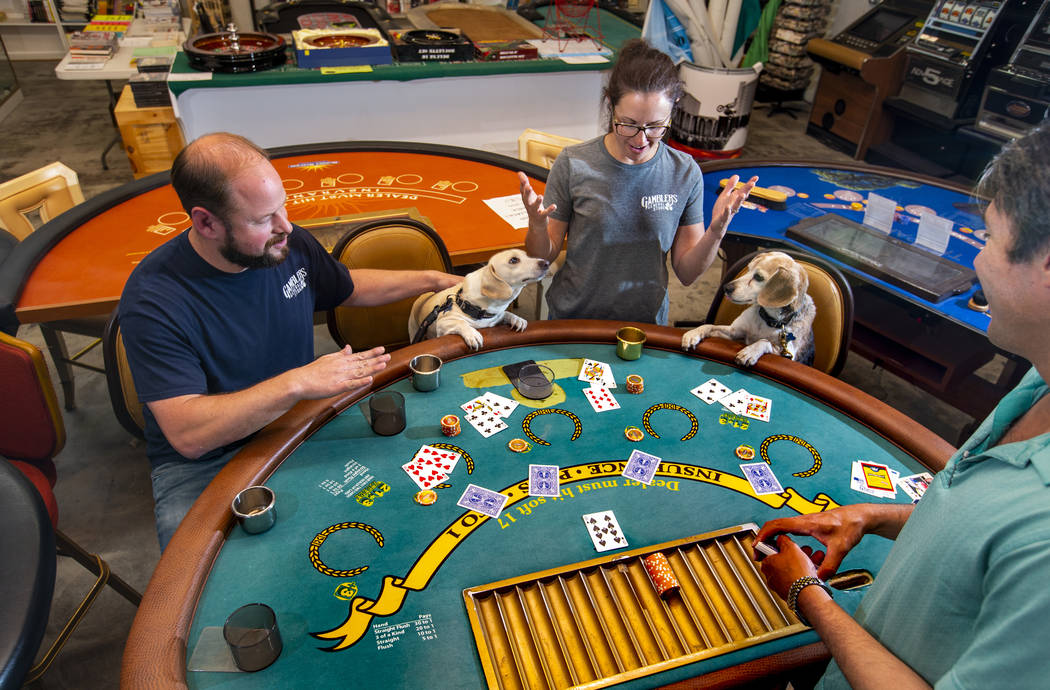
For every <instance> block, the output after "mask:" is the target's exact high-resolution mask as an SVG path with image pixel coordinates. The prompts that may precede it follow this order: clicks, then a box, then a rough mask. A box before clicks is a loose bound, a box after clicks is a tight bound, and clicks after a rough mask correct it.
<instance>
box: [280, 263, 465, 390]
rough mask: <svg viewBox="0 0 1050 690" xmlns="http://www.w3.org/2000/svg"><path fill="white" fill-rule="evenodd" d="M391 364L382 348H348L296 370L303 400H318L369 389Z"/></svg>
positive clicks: (388, 356)
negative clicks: (374, 377)
mask: <svg viewBox="0 0 1050 690" xmlns="http://www.w3.org/2000/svg"><path fill="white" fill-rule="evenodd" d="M441 275H445V274H441ZM389 361H390V355H388V354H386V353H385V352H384V350H383V348H382V347H374V348H372V349H371V350H367V351H365V352H354V351H353V350H352V349H351V348H350V346H349V345H347V346H346V347H344V348H343V349H342V350H340V351H339V352H333V353H332V354H329V355H324V356H323V357H318V358H317V359H315V360H314V361H313V362H311V363H310V364H307V365H306V366H303V367H300V368H299V369H297V370H295V371H296V375H297V378H298V380H299V385H300V387H301V388H300V393H301V395H300V397H301V398H302V399H304V400H316V399H318V398H327V397H329V396H332V395H339V394H341V393H349V392H353V391H356V390H360V389H362V388H365V387H367V386H370V385H372V377H373V376H374V375H375V374H378V373H379V372H380V371H382V370H383V369H385V368H386V364H387V362H389Z"/></svg>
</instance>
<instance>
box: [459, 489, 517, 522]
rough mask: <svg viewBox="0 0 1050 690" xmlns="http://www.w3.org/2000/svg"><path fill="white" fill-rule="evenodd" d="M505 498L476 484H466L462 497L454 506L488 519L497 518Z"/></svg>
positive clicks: (505, 500)
mask: <svg viewBox="0 0 1050 690" xmlns="http://www.w3.org/2000/svg"><path fill="white" fill-rule="evenodd" d="M506 502H507V497H506V496H504V495H503V494H501V493H499V492H496V491H492V490H490V489H486V488H484V487H481V486H477V485H476V484H467V488H466V490H465V491H464V492H463V495H462V496H460V497H459V500H458V501H457V502H456V505H457V506H459V507H460V508H466V509H467V510H474V511H477V512H479V513H481V514H482V515H487V516H489V517H490V518H496V517H499V514H500V512H501V511H502V510H503V505H504V504H505V503H506Z"/></svg>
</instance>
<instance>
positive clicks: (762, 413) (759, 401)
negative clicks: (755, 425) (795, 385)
mask: <svg viewBox="0 0 1050 690" xmlns="http://www.w3.org/2000/svg"><path fill="white" fill-rule="evenodd" d="M772 410H773V401H772V400H770V399H769V398H762V397H760V396H757V395H748V396H747V397H745V398H744V413H743V414H744V416H745V417H750V418H751V419H757V420H759V421H761V422H768V421H769V415H770V413H771V412H772Z"/></svg>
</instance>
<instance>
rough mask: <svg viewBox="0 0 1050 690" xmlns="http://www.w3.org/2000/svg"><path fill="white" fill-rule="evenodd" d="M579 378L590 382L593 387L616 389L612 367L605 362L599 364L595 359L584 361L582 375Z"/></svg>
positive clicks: (581, 369)
mask: <svg viewBox="0 0 1050 690" xmlns="http://www.w3.org/2000/svg"><path fill="white" fill-rule="evenodd" d="M577 378H579V379H580V380H581V381H587V382H589V383H590V384H591V385H592V386H605V387H606V388H616V380H615V379H614V378H613V373H612V367H610V366H609V365H608V364H606V363H605V362H598V361H596V360H593V359H585V360H583V365H582V366H580V375H579V376H578V377H577Z"/></svg>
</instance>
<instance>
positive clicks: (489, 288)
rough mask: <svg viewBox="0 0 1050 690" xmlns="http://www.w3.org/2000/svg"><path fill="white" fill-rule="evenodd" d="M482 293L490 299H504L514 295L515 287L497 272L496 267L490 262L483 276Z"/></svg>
mask: <svg viewBox="0 0 1050 690" xmlns="http://www.w3.org/2000/svg"><path fill="white" fill-rule="evenodd" d="M481 294H482V295H483V296H485V297H487V298H489V299H490V300H494V301H503V300H508V299H511V298H512V297H514V288H512V287H511V286H510V285H509V284H508V283H507V281H505V280H503V279H502V278H500V277H499V275H497V274H496V269H494V268H493V267H492V264H489V265H488V266H486V267H485V274H484V275H483V276H482V278H481Z"/></svg>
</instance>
